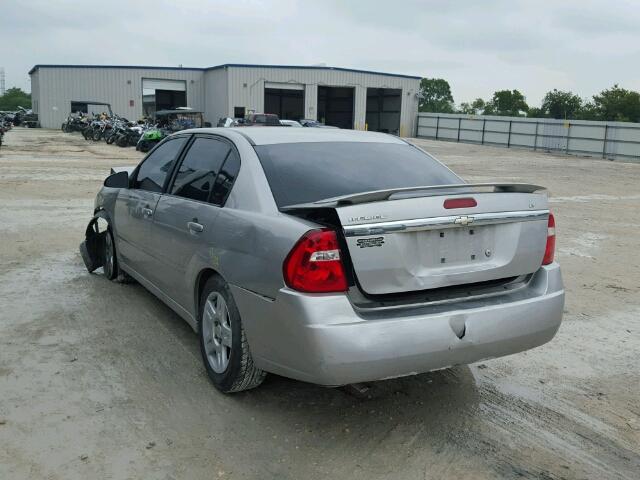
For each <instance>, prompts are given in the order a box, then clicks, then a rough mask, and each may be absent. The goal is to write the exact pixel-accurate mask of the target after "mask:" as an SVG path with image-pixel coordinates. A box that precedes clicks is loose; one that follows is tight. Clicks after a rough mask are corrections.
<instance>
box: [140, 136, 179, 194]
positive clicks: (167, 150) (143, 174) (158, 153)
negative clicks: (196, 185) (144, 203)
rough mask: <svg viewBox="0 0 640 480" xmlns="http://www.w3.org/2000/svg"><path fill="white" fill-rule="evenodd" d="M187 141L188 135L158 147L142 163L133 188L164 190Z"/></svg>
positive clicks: (154, 190)
mask: <svg viewBox="0 0 640 480" xmlns="http://www.w3.org/2000/svg"><path fill="white" fill-rule="evenodd" d="M186 141H187V137H181V138H176V139H173V140H169V141H167V142H165V143H163V144H162V145H160V146H159V147H158V148H156V149H155V150H154V151H153V153H152V154H151V155H149V156H148V157H147V158H146V159H145V160H144V162H142V165H140V168H139V169H138V174H137V175H136V179H135V182H134V184H133V188H139V189H141V190H148V191H150V192H162V187H163V186H164V182H165V180H166V178H167V175H168V174H169V173H170V172H171V168H172V167H173V163H174V162H175V161H176V158H177V157H178V154H179V153H180V150H182V147H183V146H184V144H185V142H186Z"/></svg>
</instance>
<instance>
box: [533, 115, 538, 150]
mask: <svg viewBox="0 0 640 480" xmlns="http://www.w3.org/2000/svg"><path fill="white" fill-rule="evenodd" d="M539 123H540V122H539V121H538V120H536V133H535V135H534V136H533V151H534V152H535V151H536V150H537V149H538V124H539Z"/></svg>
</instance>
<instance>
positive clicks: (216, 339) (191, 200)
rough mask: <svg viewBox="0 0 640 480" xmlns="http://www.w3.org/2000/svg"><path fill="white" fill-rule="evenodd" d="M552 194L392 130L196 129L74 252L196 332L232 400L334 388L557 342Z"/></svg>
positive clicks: (106, 208) (102, 195) (140, 171)
mask: <svg viewBox="0 0 640 480" xmlns="http://www.w3.org/2000/svg"><path fill="white" fill-rule="evenodd" d="M554 249H555V220H554V217H553V215H552V214H551V213H550V212H549V206H548V200H547V194H546V191H545V190H544V189H543V188H542V187H538V186H535V185H527V184H466V183H464V182H463V181H462V180H461V179H460V178H459V177H458V176H457V175H456V174H455V173H453V172H452V171H451V170H449V169H448V168H447V167H445V166H444V165H443V164H441V163H440V162H438V161H437V160H435V159H434V158H433V157H432V156H430V155H429V154H427V153H426V152H424V151H422V150H420V149H419V148H417V147H415V146H413V145H411V144H409V143H407V142H405V141H403V140H402V139H400V138H398V137H394V136H391V135H385V134H379V133H372V132H356V131H350V130H338V129H312V128H281V127H263V128H219V129H197V130H187V131H182V132H179V133H177V134H174V135H172V136H170V137H169V138H167V139H166V140H164V141H163V142H162V143H160V144H159V145H158V146H156V147H155V148H154V149H153V150H152V151H151V152H150V153H149V154H148V155H147V156H146V158H145V159H144V160H142V162H141V163H140V164H139V165H138V166H136V167H132V168H129V169H122V170H120V171H114V172H113V173H112V175H110V176H109V177H108V178H107V179H106V180H105V183H104V187H103V188H102V189H101V191H100V192H99V193H98V195H97V198H96V202H95V208H94V216H93V218H92V220H91V221H90V223H89V225H88V227H87V231H86V238H85V241H84V242H83V243H82V244H81V246H80V250H81V253H82V256H83V258H84V261H85V263H86V265H87V268H88V270H89V271H90V272H92V271H94V270H96V269H98V268H103V270H104V275H105V276H106V277H107V278H109V279H111V280H127V279H135V280H136V281H138V282H139V283H141V284H142V285H143V286H144V287H145V288H147V289H148V290H149V291H150V292H152V293H153V294H154V295H156V296H157V297H158V298H159V299H160V300H162V301H163V302H165V303H166V304H167V305H168V306H169V307H171V308H172V309H173V310H175V311H176V312H177V313H178V314H179V315H180V316H181V317H182V318H184V319H185V320H186V321H187V322H188V323H189V325H191V327H192V328H193V329H194V331H196V332H197V333H198V336H199V341H200V347H201V351H202V357H203V360H204V366H205V368H206V370H207V372H208V374H209V376H210V377H211V380H212V382H213V384H214V385H215V386H216V387H217V388H218V389H220V390H221V391H223V392H236V391H240V390H245V389H249V388H253V387H256V386H258V385H259V384H260V383H261V382H262V380H263V379H264V377H265V375H266V372H271V373H275V374H278V375H283V376H287V377H291V378H294V379H298V380H303V381H308V382H313V383H318V384H322V385H328V386H335V385H344V384H349V383H356V382H362V381H373V380H381V379H387V378H393V377H399V376H403V375H412V374H417V373H421V372H426V371H430V370H435V369H440V368H445V367H449V366H452V365H458V364H465V363H471V362H476V361H479V360H483V359H488V358H492V357H498V356H502V355H508V354H512V353H516V352H521V351H523V350H527V349H530V348H533V347H536V346H538V345H541V344H543V343H545V342H547V341H549V340H550V339H551V338H552V337H553V336H554V335H555V333H556V331H557V330H558V327H559V325H560V322H561V319H562V310H563V304H564V287H563V284H562V278H561V274H560V267H559V265H558V264H557V263H556V262H555V261H554Z"/></svg>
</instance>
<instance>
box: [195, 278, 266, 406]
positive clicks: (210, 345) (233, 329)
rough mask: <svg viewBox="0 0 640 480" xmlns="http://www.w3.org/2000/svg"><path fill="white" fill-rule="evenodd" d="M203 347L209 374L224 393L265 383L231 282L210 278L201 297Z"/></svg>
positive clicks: (200, 328) (199, 329)
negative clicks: (256, 362)
mask: <svg viewBox="0 0 640 480" xmlns="http://www.w3.org/2000/svg"><path fill="white" fill-rule="evenodd" d="M198 324H199V325H198V327H199V328H198V333H199V337H200V351H201V353H202V359H203V361H204V366H205V368H206V370H207V374H208V375H209V378H211V381H212V382H213V384H214V386H215V387H216V388H217V389H218V390H220V391H221V392H224V393H232V392H240V391H242V390H249V389H251V388H255V387H257V386H258V385H260V384H261V383H262V381H263V380H264V377H265V376H266V373H265V372H264V371H262V370H260V369H259V368H256V366H255V365H254V363H253V358H252V357H251V352H250V351H249V343H248V342H247V337H246V335H245V333H244V328H243V327H242V321H241V319H240V312H239V311H238V307H237V306H236V303H235V301H234V299H233V296H232V295H231V290H230V289H229V286H228V285H227V284H226V282H224V280H222V279H221V278H220V277H212V278H210V279H209V280H208V281H207V283H206V284H205V287H204V289H203V291H202V295H201V297H200V321H199V322H198Z"/></svg>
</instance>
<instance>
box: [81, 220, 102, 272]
mask: <svg viewBox="0 0 640 480" xmlns="http://www.w3.org/2000/svg"><path fill="white" fill-rule="evenodd" d="M108 226H109V223H108V218H107V215H106V213H105V212H104V211H100V212H98V213H96V215H95V216H94V217H93V218H92V219H91V221H90V222H89V224H88V225H87V229H86V231H85V240H84V242H82V243H81V244H80V255H81V256H82V260H83V261H84V264H85V266H86V267H87V270H88V271H89V273H91V272H93V271H94V270H96V269H98V268H100V267H102V266H104V242H105V238H106V236H107V228H108Z"/></svg>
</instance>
